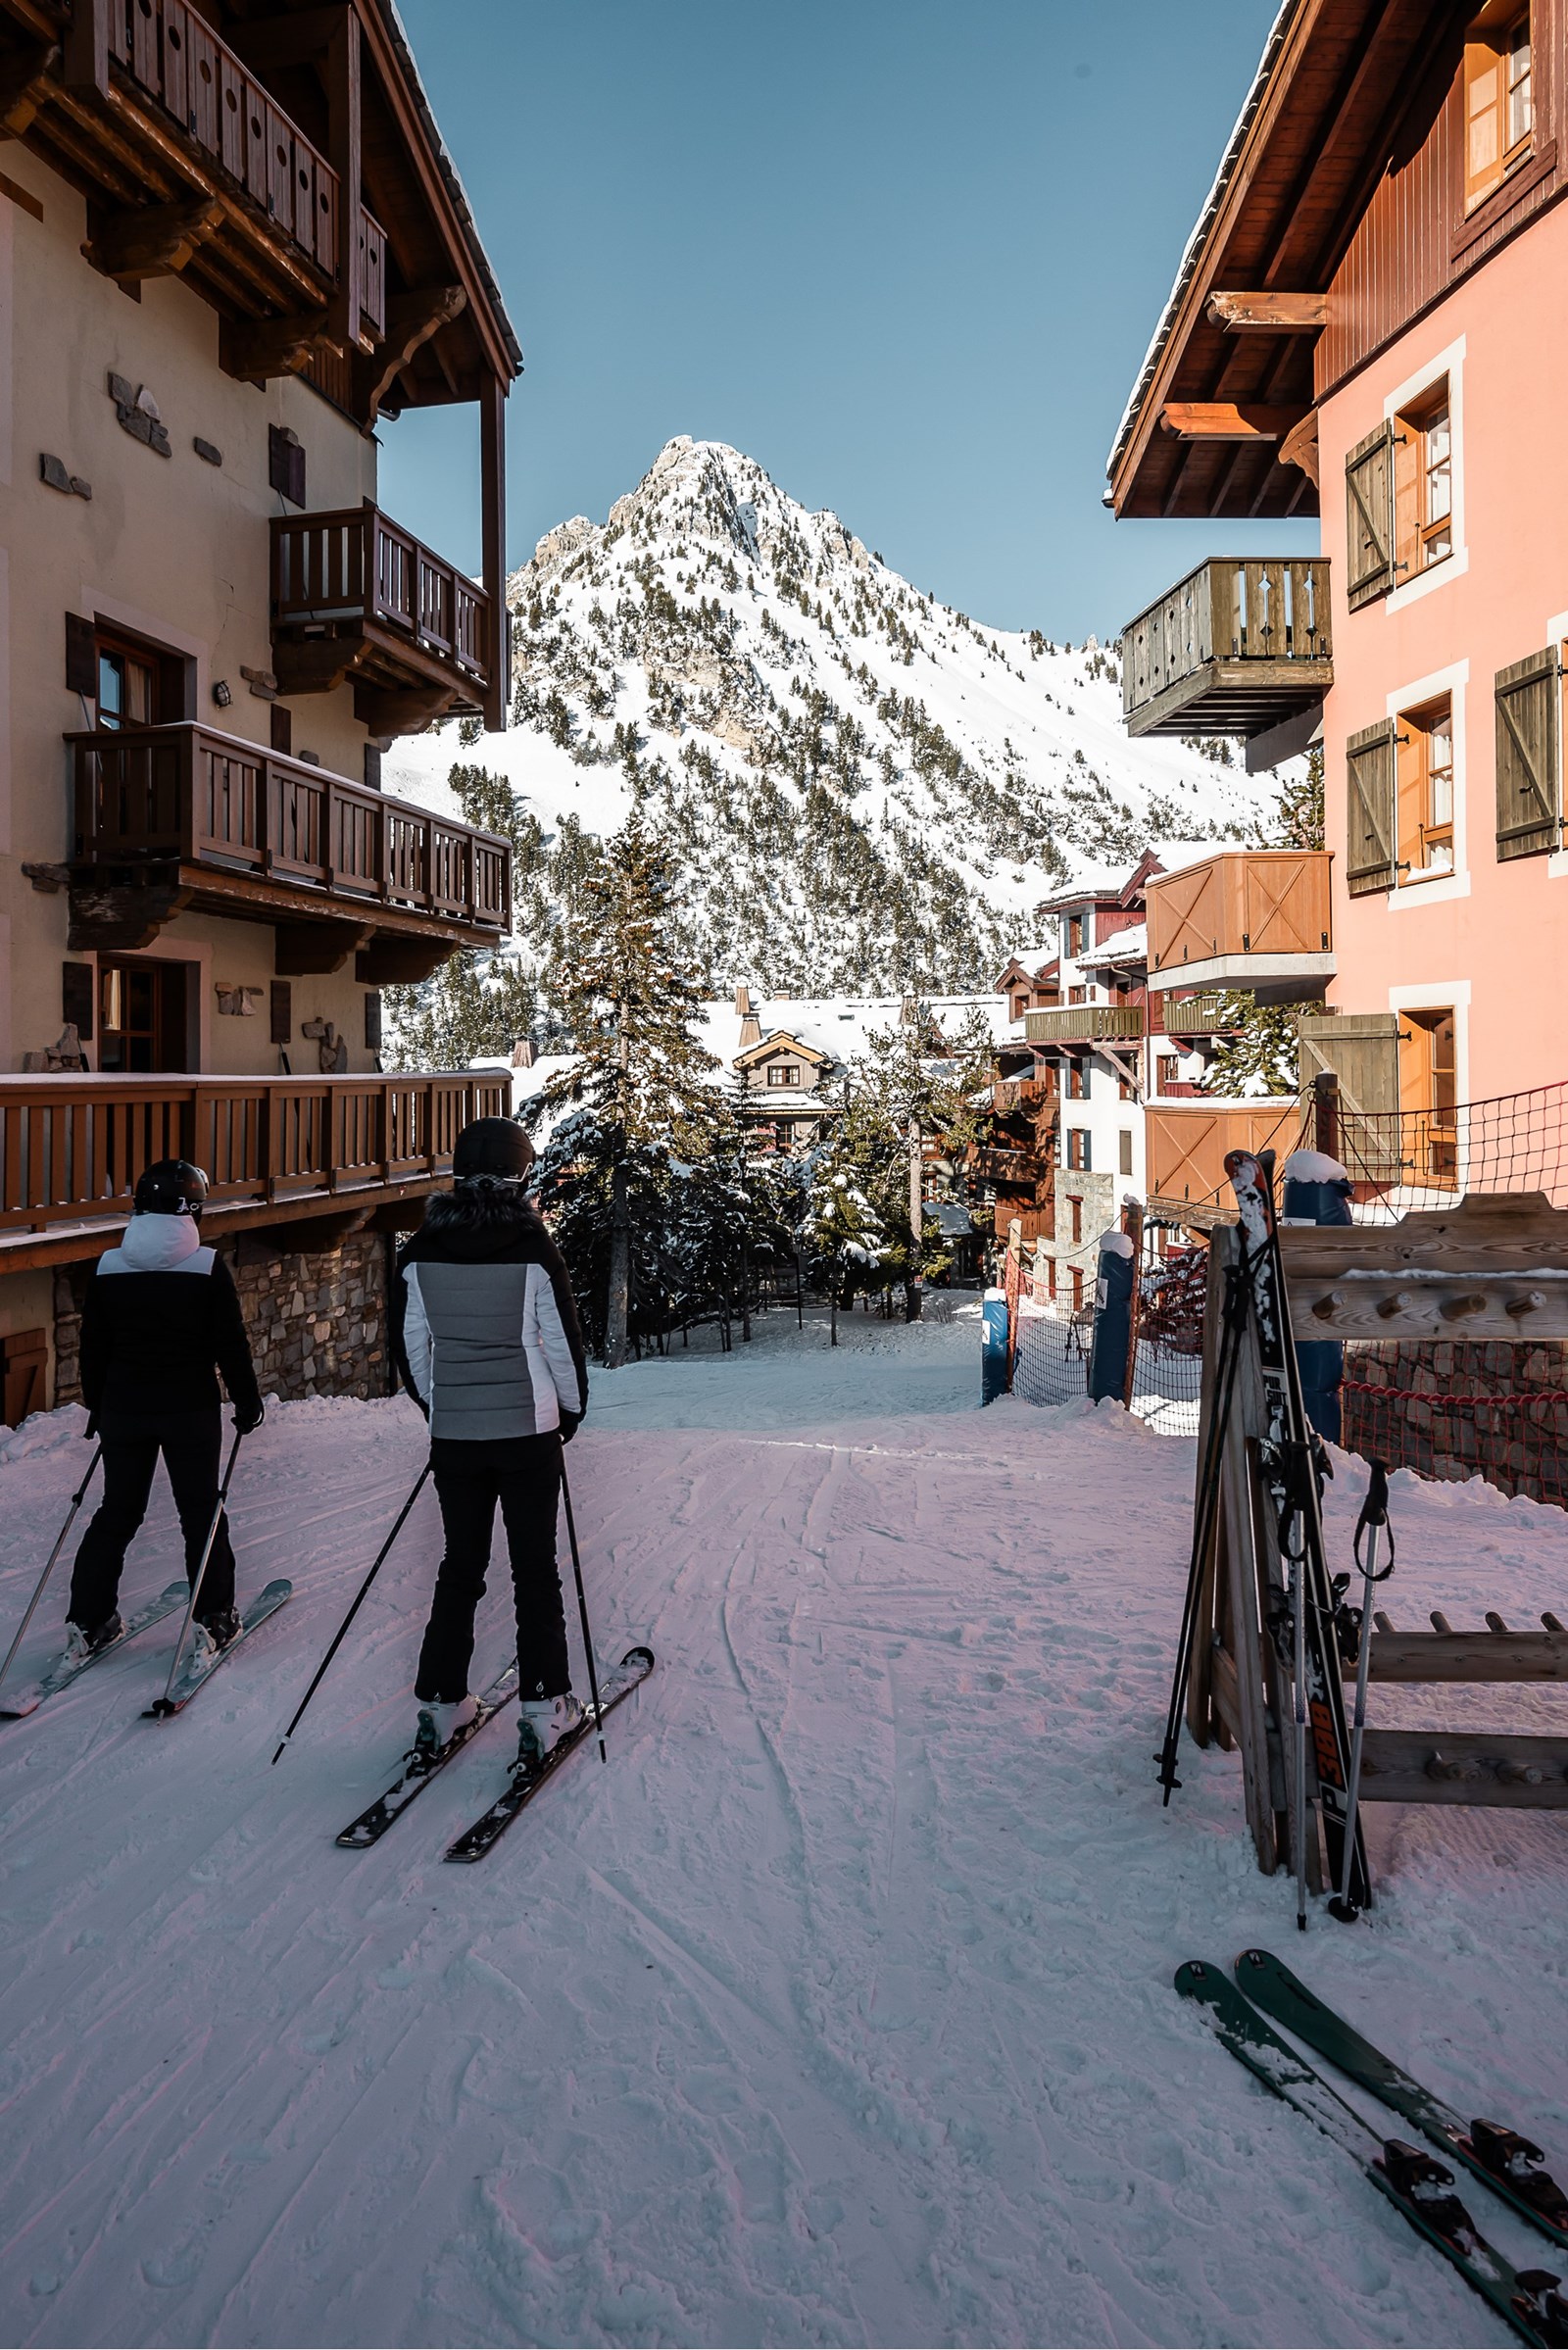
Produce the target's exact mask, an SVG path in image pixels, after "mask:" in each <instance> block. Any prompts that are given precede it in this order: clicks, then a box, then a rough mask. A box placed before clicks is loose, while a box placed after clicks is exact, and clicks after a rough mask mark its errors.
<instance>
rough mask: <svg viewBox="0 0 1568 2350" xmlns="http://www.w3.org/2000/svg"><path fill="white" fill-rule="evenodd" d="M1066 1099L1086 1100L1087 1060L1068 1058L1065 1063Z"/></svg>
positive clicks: (1087, 1091) (1087, 1094)
mask: <svg viewBox="0 0 1568 2350" xmlns="http://www.w3.org/2000/svg"><path fill="white" fill-rule="evenodd" d="M1067 1099H1068V1101H1069V1102H1087V1101H1088V1099H1089V1065H1088V1063H1087V1061H1081V1060H1070V1061H1069V1062H1068V1063H1067Z"/></svg>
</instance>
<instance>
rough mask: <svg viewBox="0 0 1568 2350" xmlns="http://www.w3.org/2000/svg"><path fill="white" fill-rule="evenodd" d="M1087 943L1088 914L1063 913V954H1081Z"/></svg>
mask: <svg viewBox="0 0 1568 2350" xmlns="http://www.w3.org/2000/svg"><path fill="white" fill-rule="evenodd" d="M1088 944H1089V916H1088V915H1087V914H1064V915H1063V916H1062V923H1061V951H1062V953H1063V955H1082V953H1083V951H1084V949H1085V948H1086V947H1087V946H1088Z"/></svg>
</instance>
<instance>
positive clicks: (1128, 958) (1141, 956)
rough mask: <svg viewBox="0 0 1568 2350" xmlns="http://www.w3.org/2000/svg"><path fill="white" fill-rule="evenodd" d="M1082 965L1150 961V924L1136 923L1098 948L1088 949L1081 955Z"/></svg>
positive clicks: (1103, 941) (1102, 942)
mask: <svg viewBox="0 0 1568 2350" xmlns="http://www.w3.org/2000/svg"><path fill="white" fill-rule="evenodd" d="M1078 960H1079V961H1080V963H1141V962H1147V961H1148V960H1149V924H1148V923H1147V922H1134V923H1132V924H1131V925H1130V926H1129V928H1127V929H1126V930H1118V931H1116V932H1114V933H1113V934H1112V936H1111V937H1110V938H1108V939H1102V941H1101V943H1100V945H1099V946H1098V947H1086V948H1085V949H1084V951H1083V953H1082V954H1081V955H1079V957H1078Z"/></svg>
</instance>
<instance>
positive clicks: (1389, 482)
mask: <svg viewBox="0 0 1568 2350" xmlns="http://www.w3.org/2000/svg"><path fill="white" fill-rule="evenodd" d="M1345 509H1346V512H1345V525H1346V527H1345V546H1346V579H1345V588H1346V595H1347V598H1348V603H1349V607H1350V610H1351V612H1355V611H1356V610H1357V609H1358V608H1359V607H1360V606H1361V605H1363V604H1370V603H1371V602H1372V600H1373V598H1374V597H1375V596H1386V595H1387V594H1388V592H1389V590H1390V588H1392V587H1393V585H1394V426H1393V425H1392V424H1389V423H1384V424H1380V425H1379V426H1378V428H1377V430H1376V431H1375V432H1369V433H1368V434H1367V436H1366V439H1365V440H1364V441H1357V442H1356V444H1355V447H1354V448H1353V449H1352V450H1351V451H1350V454H1349V456H1348V458H1347V459H1346V461H1345Z"/></svg>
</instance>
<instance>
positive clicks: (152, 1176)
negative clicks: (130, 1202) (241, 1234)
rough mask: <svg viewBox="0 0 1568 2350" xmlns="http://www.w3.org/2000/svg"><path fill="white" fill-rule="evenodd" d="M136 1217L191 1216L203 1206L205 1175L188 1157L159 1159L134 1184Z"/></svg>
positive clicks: (205, 1191)
mask: <svg viewBox="0 0 1568 2350" xmlns="http://www.w3.org/2000/svg"><path fill="white" fill-rule="evenodd" d="M134 1204H135V1210H136V1213H137V1215H138V1216H194V1217H195V1218H196V1220H197V1221H198V1222H200V1220H201V1212H202V1209H203V1208H204V1207H205V1206H206V1205H207V1178H206V1176H205V1175H204V1174H203V1173H202V1171H201V1169H200V1167H193V1166H192V1165H191V1163H190V1161H189V1159H188V1158H159V1159H155V1160H154V1161H153V1164H152V1165H151V1166H150V1167H149V1168H147V1170H146V1172H145V1173H144V1174H143V1175H142V1176H141V1178H140V1180H139V1181H138V1183H137V1185H136V1197H135V1202H134Z"/></svg>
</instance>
